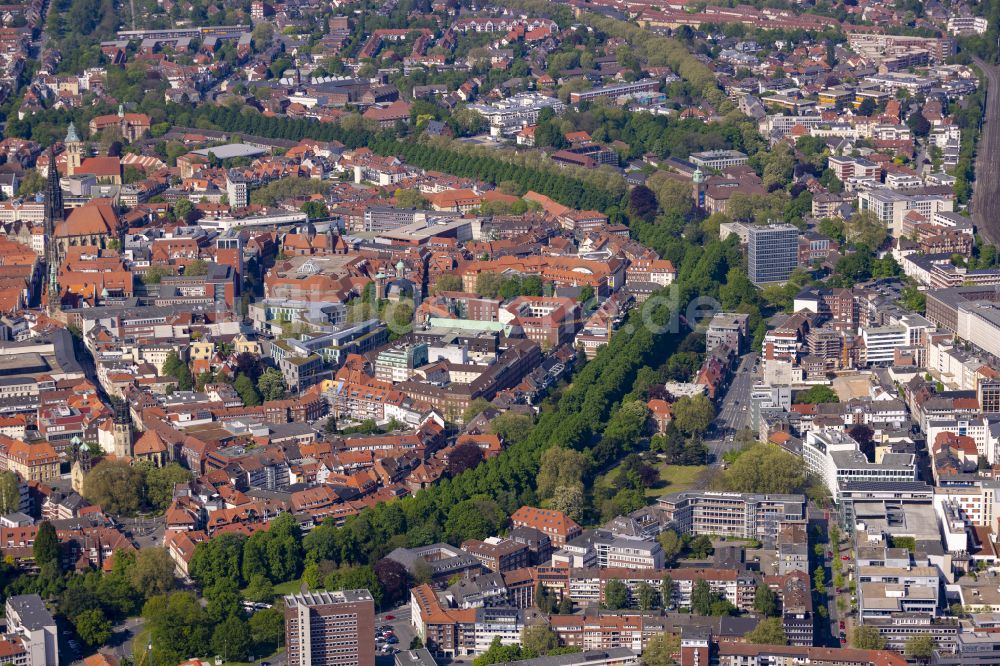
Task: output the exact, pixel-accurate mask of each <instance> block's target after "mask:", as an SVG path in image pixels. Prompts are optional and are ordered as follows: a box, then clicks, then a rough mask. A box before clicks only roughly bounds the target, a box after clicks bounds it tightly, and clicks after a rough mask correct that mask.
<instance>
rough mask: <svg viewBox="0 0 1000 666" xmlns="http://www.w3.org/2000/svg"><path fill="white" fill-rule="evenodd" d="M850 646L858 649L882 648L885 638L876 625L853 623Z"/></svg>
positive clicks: (883, 647)
mask: <svg viewBox="0 0 1000 666" xmlns="http://www.w3.org/2000/svg"><path fill="white" fill-rule="evenodd" d="M851 647H854V648H858V649H859V650H884V649H885V638H883V637H882V634H881V633H879V630H878V628H877V627H873V626H872V625H870V624H863V625H855V626H854V628H853V629H851Z"/></svg>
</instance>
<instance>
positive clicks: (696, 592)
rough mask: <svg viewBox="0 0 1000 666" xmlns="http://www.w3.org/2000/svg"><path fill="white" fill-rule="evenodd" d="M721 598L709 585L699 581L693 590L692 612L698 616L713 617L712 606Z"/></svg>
mask: <svg viewBox="0 0 1000 666" xmlns="http://www.w3.org/2000/svg"><path fill="white" fill-rule="evenodd" d="M718 599H719V597H718V595H716V594H715V593H714V592H712V588H711V587H710V586H709V584H708V583H707V582H706V581H704V580H699V581H698V582H696V583H695V584H694V587H693V588H692V589H691V612H692V613H694V614H696V615H711V614H712V604H713V603H715V602H716V601H718Z"/></svg>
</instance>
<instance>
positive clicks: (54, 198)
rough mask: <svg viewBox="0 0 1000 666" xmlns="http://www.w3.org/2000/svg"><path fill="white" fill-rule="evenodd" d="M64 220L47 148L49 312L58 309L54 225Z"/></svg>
mask: <svg viewBox="0 0 1000 666" xmlns="http://www.w3.org/2000/svg"><path fill="white" fill-rule="evenodd" d="M64 218H65V210H64V209H63V196H62V188H61V187H60V186H59V170H58V169H57V168H56V152H55V149H54V148H53V147H52V146H49V173H48V179H47V180H46V183H45V267H46V268H47V269H48V273H49V276H48V277H49V280H48V303H49V310H50V311H52V310H55V309H57V308H58V307H59V305H60V303H59V299H60V298H61V296H60V294H59V247H58V245H57V243H56V224H57V223H58V222H62V221H63V219H64Z"/></svg>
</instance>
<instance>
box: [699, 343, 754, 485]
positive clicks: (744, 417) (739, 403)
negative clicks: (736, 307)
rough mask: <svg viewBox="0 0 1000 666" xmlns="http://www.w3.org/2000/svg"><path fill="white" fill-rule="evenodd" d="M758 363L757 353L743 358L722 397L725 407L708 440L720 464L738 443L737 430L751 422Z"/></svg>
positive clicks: (714, 456) (708, 444)
mask: <svg viewBox="0 0 1000 666" xmlns="http://www.w3.org/2000/svg"><path fill="white" fill-rule="evenodd" d="M756 362H757V354H756V353H750V354H747V355H746V356H744V357H743V358H742V359H740V364H739V367H737V369H736V374H735V375H734V376H733V380H732V383H731V384H730V385H729V390H728V391H727V392H726V396H725V397H724V398H723V399H722V408H721V409H720V410H719V413H718V414H717V415H716V417H715V421H713V422H712V429H711V430H710V431H709V432H710V437H711V438H710V439H707V440H706V441H705V445H706V446H707V447H708V451H709V453H710V454H711V455H712V460H713V461H714V464H716V465H718V464H720V463H721V462H722V456H723V454H725V453H726V452H727V451H730V450H732V449H734V448H736V447H737V446H738V444H737V442H736V439H735V437H736V433H738V432H739V431H740V430H742V429H743V428H746V427H747V426H749V425H750V392H751V391H752V390H753V384H754V378H755V374H754V372H753V368H754V364H755V363H756Z"/></svg>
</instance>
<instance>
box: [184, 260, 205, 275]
mask: <svg viewBox="0 0 1000 666" xmlns="http://www.w3.org/2000/svg"><path fill="white" fill-rule="evenodd" d="M184 275H187V276H189V277H200V276H202V275H208V262H207V261H205V260H204V259H195V260H193V261H191V262H190V263H188V265H187V266H185V267H184Z"/></svg>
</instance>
